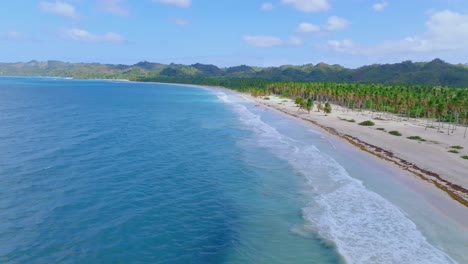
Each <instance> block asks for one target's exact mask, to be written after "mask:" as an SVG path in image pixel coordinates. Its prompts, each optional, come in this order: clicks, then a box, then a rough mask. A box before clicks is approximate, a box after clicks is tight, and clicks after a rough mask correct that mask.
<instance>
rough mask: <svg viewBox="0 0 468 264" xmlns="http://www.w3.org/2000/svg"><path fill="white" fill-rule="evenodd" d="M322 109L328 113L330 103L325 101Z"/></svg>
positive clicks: (329, 111)
mask: <svg viewBox="0 0 468 264" xmlns="http://www.w3.org/2000/svg"><path fill="white" fill-rule="evenodd" d="M323 110H324V111H325V113H327V114H330V113H331V111H332V108H331V105H330V103H329V102H326V103H325V108H324V109H323Z"/></svg>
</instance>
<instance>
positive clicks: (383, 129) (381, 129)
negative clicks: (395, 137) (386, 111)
mask: <svg viewBox="0 0 468 264" xmlns="http://www.w3.org/2000/svg"><path fill="white" fill-rule="evenodd" d="M376 129H377V130H380V131H385V128H383V127H378V128H376Z"/></svg>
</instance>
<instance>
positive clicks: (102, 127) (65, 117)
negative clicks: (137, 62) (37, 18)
mask: <svg viewBox="0 0 468 264" xmlns="http://www.w3.org/2000/svg"><path fill="white" fill-rule="evenodd" d="M0 113H1V115H0V124H2V125H1V126H0V149H2V151H1V152H0V186H2V187H3V188H2V191H1V192H0V218H1V219H4V220H3V221H0V260H1V262H5V263H16V262H19V263H51V262H55V263H57V262H60V263H119V262H120V263H128V262H131V263H454V262H457V261H458V262H459V263H464V262H467V256H466V253H465V254H464V252H465V249H466V246H467V245H468V242H467V241H468V237H467V236H468V235H467V233H466V229H464V227H463V226H460V225H458V224H457V221H453V220H452V219H450V217H446V216H445V215H446V214H445V213H443V212H442V213H441V212H439V211H437V210H435V209H434V207H432V206H431V199H436V200H437V201H438V202H439V201H442V202H439V203H441V204H444V205H445V203H447V204H450V205H451V206H452V207H453V208H448V209H447V210H448V211H450V212H452V211H459V210H464V211H463V212H462V213H461V217H463V216H464V212H466V209H464V208H461V209H460V208H459V207H457V205H454V204H453V203H450V202H446V200H447V197H445V196H444V195H442V194H440V195H439V194H436V195H433V196H430V197H429V195H426V194H425V193H426V191H425V190H422V189H418V188H419V187H414V188H413V187H412V186H421V184H418V183H414V182H413V181H412V180H405V178H404V177H400V176H399V175H395V174H397V172H396V171H394V170H391V169H388V168H386V167H382V166H381V164H379V163H378V162H377V161H374V160H372V159H370V158H369V157H366V156H365V155H362V154H361V153H359V152H358V151H356V150H353V149H350V148H349V147H347V146H346V145H343V144H341V143H340V142H338V141H335V140H333V139H330V138H327V137H325V136H324V135H322V134H320V133H318V132H317V131H313V130H311V129H310V128H308V127H306V126H304V125H303V124H301V123H298V122H297V121H294V120H290V119H288V118H285V117H284V116H282V115H280V114H277V113H275V112H273V111H270V110H266V109H263V108H260V107H255V106H254V105H253V104H251V103H248V102H245V101H243V100H241V99H240V98H239V97H237V96H235V95H234V94H231V93H229V92H224V91H217V90H210V89H200V88H195V87H188V86H176V85H166V84H147V83H131V82H111V81H79V80H63V79H56V78H0ZM431 197H432V198H431ZM414 199H419V201H418V202H414ZM447 201H448V200H447ZM442 207H443V206H442ZM449 207H450V206H449Z"/></svg>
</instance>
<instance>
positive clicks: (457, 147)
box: [450, 145, 463, 149]
mask: <svg viewBox="0 0 468 264" xmlns="http://www.w3.org/2000/svg"><path fill="white" fill-rule="evenodd" d="M450 148H453V149H463V147H462V146H459V145H456V146H451V147H450Z"/></svg>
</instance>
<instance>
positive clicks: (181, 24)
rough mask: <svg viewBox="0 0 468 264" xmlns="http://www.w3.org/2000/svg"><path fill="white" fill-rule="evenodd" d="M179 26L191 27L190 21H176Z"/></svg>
mask: <svg viewBox="0 0 468 264" xmlns="http://www.w3.org/2000/svg"><path fill="white" fill-rule="evenodd" d="M174 22H175V23H176V24H177V25H179V26H187V25H190V21H189V20H187V19H182V18H177V19H176V20H175V21H174Z"/></svg>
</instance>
